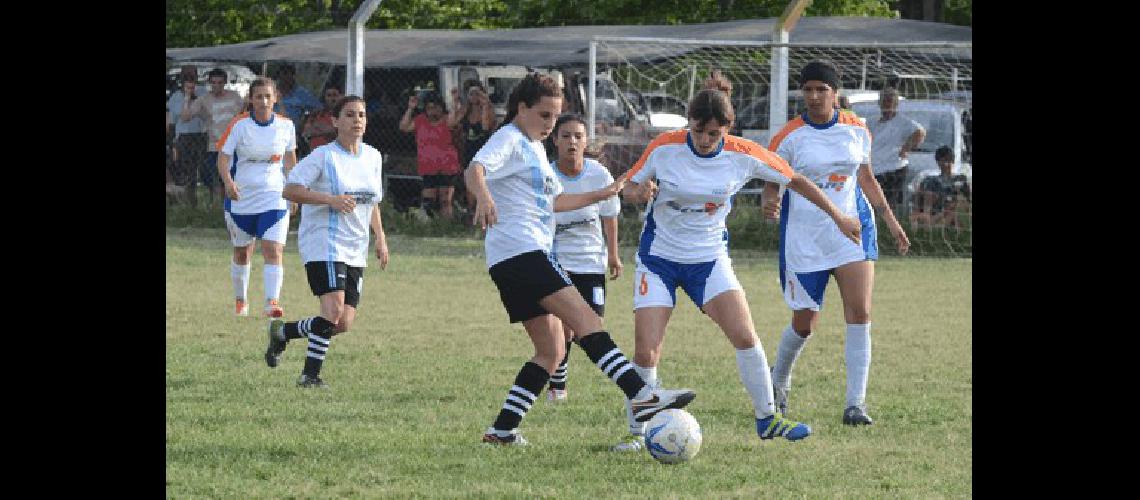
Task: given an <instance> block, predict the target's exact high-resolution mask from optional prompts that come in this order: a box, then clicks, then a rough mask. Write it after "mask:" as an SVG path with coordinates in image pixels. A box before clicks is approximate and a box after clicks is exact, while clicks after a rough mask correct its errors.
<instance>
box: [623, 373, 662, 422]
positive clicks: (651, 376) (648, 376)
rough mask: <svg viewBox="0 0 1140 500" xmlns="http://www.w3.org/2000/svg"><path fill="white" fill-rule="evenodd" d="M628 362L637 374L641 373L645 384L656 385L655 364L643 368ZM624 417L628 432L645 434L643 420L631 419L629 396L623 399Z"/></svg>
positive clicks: (631, 407) (631, 409) (631, 408)
mask: <svg viewBox="0 0 1140 500" xmlns="http://www.w3.org/2000/svg"><path fill="white" fill-rule="evenodd" d="M630 364H631V365H633V369H634V370H635V371H637V374H638V375H641V379H642V380H644V381H645V385H647V386H649V387H657V367H656V366H651V367H649V368H645V367H643V366H638V364H637V363H632V362H631V363H630ZM625 419H626V422H629V433H630V434H633V435H635V436H644V435H645V422H638V421H637V420H634V419H633V406H632V405H631V404H630V400H629V398H626V400H625Z"/></svg>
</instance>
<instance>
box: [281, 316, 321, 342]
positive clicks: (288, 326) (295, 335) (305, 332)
mask: <svg viewBox="0 0 1140 500" xmlns="http://www.w3.org/2000/svg"><path fill="white" fill-rule="evenodd" d="M319 317H320V316H313V317H312V318H305V319H302V320H299V321H290V322H288V323H285V326H284V327H282V329H281V331H282V332H284V333H285V340H293V339H307V338H309V334H310V333H313V326H312V324H313V320H314V319H316V318H319Z"/></svg>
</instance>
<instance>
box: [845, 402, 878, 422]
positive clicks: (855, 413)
mask: <svg viewBox="0 0 1140 500" xmlns="http://www.w3.org/2000/svg"><path fill="white" fill-rule="evenodd" d="M843 423H844V424H847V425H871V424H872V423H874V421H873V420H871V417H870V416H868V415H867V410H864V409H863V407H862V406H848V407H847V409H846V410H843Z"/></svg>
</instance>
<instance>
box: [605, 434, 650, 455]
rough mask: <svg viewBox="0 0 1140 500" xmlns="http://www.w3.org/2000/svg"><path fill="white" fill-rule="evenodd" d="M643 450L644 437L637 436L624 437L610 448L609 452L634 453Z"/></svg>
mask: <svg viewBox="0 0 1140 500" xmlns="http://www.w3.org/2000/svg"><path fill="white" fill-rule="evenodd" d="M644 449H645V436H639V435H637V434H629V435H627V436H626V437H624V438H622V439H621V441H618V444H615V445H614V446H613V447H612V448H610V450H612V451H617V452H630V451H633V452H636V451H641V450H644Z"/></svg>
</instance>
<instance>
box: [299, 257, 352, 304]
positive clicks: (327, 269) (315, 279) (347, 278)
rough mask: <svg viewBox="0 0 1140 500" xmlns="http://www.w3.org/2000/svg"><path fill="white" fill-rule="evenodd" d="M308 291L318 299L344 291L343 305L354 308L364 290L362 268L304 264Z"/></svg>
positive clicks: (327, 262) (322, 263)
mask: <svg viewBox="0 0 1140 500" xmlns="http://www.w3.org/2000/svg"><path fill="white" fill-rule="evenodd" d="M305 274H306V275H308V277H309V289H310V290H312V291H313V295H316V296H318V297H320V296H321V295H324V294H326V293H329V292H335V291H338V290H343V291H344V305H346V306H352V307H356V305H357V304H359V303H360V292H362V291H363V290H364V268H363V267H352V266H350V265H348V264H345V263H344V262H329V261H313V262H306V263H305Z"/></svg>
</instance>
